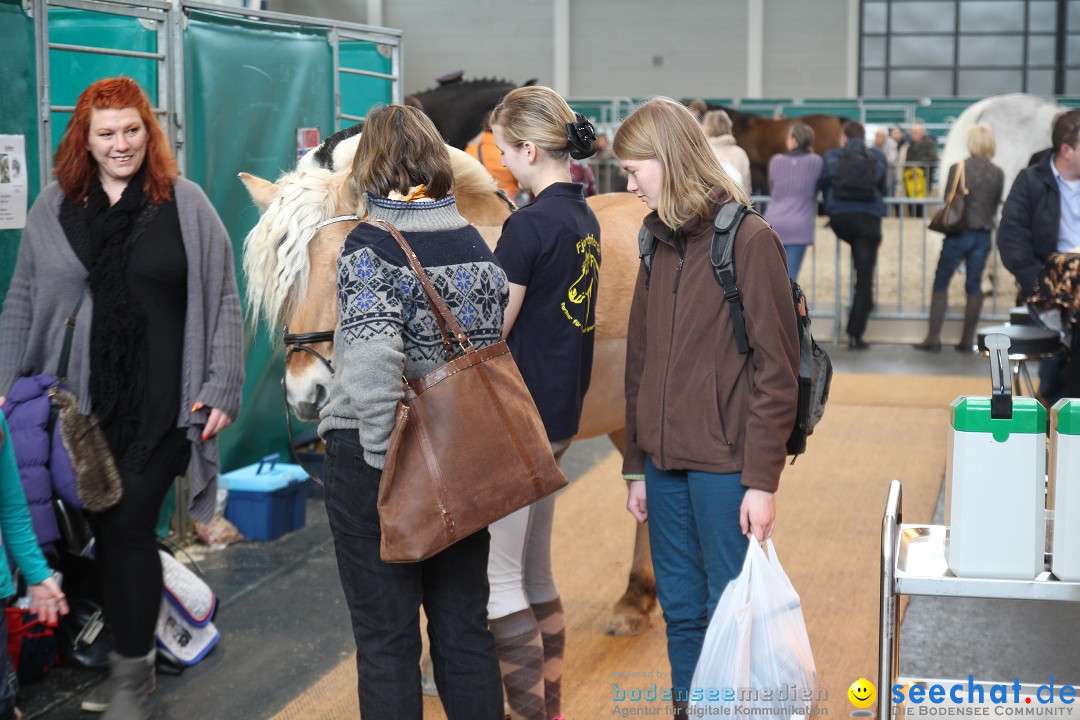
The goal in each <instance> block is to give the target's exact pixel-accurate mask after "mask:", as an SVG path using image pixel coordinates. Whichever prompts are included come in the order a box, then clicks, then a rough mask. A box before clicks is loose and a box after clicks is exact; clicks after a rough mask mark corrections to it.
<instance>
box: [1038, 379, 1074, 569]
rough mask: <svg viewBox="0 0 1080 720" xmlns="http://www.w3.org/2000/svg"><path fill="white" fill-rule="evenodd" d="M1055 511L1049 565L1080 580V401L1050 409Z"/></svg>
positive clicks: (1051, 489)
mask: <svg viewBox="0 0 1080 720" xmlns="http://www.w3.org/2000/svg"><path fill="white" fill-rule="evenodd" d="M1047 493H1048V495H1047V499H1046V503H1047V504H1046V509H1047V510H1049V511H1050V512H1051V513H1052V514H1051V516H1050V517H1052V518H1053V521H1052V522H1053V528H1052V530H1051V533H1050V537H1051V540H1050V543H1051V553H1052V558H1051V561H1050V568H1051V569H1052V570H1053V571H1054V575H1056V576H1057V578H1058V579H1059V580H1069V581H1072V582H1077V581H1080V400H1078V399H1076V398H1062V399H1061V400H1058V402H1057V403H1056V404H1055V405H1054V407H1053V408H1052V409H1051V410H1050V480H1049V485H1048V486H1047Z"/></svg>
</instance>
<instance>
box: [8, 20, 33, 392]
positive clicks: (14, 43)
mask: <svg viewBox="0 0 1080 720" xmlns="http://www.w3.org/2000/svg"><path fill="white" fill-rule="evenodd" d="M0 48H3V49H4V50H3V60H0V88H3V92H0V134H3V135H22V136H24V137H25V138H26V143H25V144H26V168H25V170H27V171H28V173H29V175H28V178H27V180H28V182H29V186H28V187H27V190H28V193H27V199H28V202H29V203H30V204H32V203H33V202H34V198H35V197H37V194H38V184H39V183H40V182H41V181H40V177H39V174H38V151H37V100H36V98H37V81H36V80H35V76H34V72H35V71H34V68H35V66H36V63H35V61H34V21H33V20H32V19H31V18H30V17H29V16H28V15H27V14H26V12H25V11H23V9H22V3H21V2H18V0H0ZM27 209H29V208H27ZM21 238H22V230H0V293H3V294H6V293H7V288H8V285H9V284H11V275H12V273H14V272H15V258H16V256H17V255H18V252H19V240H20V239H21ZM0 298H2V295H0ZM0 392H2V391H0Z"/></svg>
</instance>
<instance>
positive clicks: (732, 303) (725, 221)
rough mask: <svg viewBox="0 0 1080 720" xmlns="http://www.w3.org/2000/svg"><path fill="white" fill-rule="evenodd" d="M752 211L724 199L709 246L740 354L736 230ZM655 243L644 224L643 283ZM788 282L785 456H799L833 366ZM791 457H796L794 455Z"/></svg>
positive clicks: (745, 346)
mask: <svg viewBox="0 0 1080 720" xmlns="http://www.w3.org/2000/svg"><path fill="white" fill-rule="evenodd" d="M751 213H753V214H754V215H758V213H757V212H756V211H755V210H754V209H753V208H749V207H747V206H746V205H743V204H741V203H736V202H728V203H725V204H724V205H723V206H722V207H721V208H720V211H719V212H718V213H717V214H716V219H715V220H714V221H713V240H712V247H711V248H710V251H709V256H710V259H711V261H712V266H713V274H714V275H715V276H716V282H718V283H720V287H721V288H723V290H724V299H726V300H727V301H728V306H729V308H730V309H731V321H732V323H733V324H734V325H735V345H736V347H737V348H738V350H739V353H741V354H744V355H745V354H746V353H748V352H750V343H749V341H748V339H747V337H746V322H745V320H744V318H743V306H742V296H741V295H740V294H739V286H738V285H737V284H736V275H735V233H736V232H738V230H739V225H740V224H741V223H742V221H743V218H745V217H746V216H747V215H749V214H751ZM758 216H759V217H760V215H758ZM656 243H657V239H656V237H655V236H654V235H653V234H652V233H650V232H649V231H648V229H647V228H645V227H644V226H643V227H642V228H641V232H640V233H639V234H638V248H639V251H640V254H641V261H642V262H643V263H644V264H645V275H646V283H648V276H649V275H650V273H651V272H652V259H653V254H654V253H655V252H656ZM790 282H791V303H792V307H793V308H794V310H795V321H796V322H795V324H796V326H797V327H798V332H799V407H798V410H797V412H796V414H795V425H794V426H793V427H792V428H791V435H790V436H789V437H788V440H787V452H788V455H793V456H798V455H801V454H802V453H804V452H806V438H807V437H808V436H809V435H811V434H812V433H813V432H814V427H815V426H816V425H817V424H818V421H819V420H821V417H822V415H824V414H825V403H826V402H828V400H829V386H830V385H831V384H832V375H833V368H832V360H830V359H829V356H828V354H827V353H826V352H825V350H824V349H823V348H822V347H821V346H820V345H818V344H817V343H816V342H815V341H814V336H813V335H812V334H811V333H810V312H809V309H808V307H807V303H806V295H805V294H803V291H802V288H801V287H799V283H797V282H795V281H794V280H791V281H790ZM791 462H793V463H794V462H795V459H794V457H793V458H792V460H791Z"/></svg>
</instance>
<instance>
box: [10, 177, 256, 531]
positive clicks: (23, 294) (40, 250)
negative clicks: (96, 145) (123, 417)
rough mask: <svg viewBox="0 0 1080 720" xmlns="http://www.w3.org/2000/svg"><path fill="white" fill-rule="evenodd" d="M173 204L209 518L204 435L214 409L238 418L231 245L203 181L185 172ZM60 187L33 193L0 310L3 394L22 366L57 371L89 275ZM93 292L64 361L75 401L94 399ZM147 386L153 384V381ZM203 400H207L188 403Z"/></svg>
mask: <svg viewBox="0 0 1080 720" xmlns="http://www.w3.org/2000/svg"><path fill="white" fill-rule="evenodd" d="M174 189H175V195H176V209H177V212H178V214H179V216H180V230H181V233H182V235H183V239H184V251H185V254H186V255H187V312H186V317H185V320H184V357H183V366H182V385H183V387H181V390H180V401H181V406H180V408H178V415H177V426H178V427H181V428H184V429H186V431H187V436H188V439H189V440H191V443H192V452H191V478H192V485H191V512H192V516H193V517H194V518H196V519H197V520H200V521H203V522H206V521H209V520H210V519H211V518H212V517H213V515H214V508H215V504H216V500H217V473H218V446H217V438H216V437H215V438H211V439H209V440H207V441H206V442H202V440H201V434H202V428H203V426H204V425H205V424H206V421H207V419H208V418H209V416H210V408H218V409H220V410H222V411H223V412H225V413H226V414H227V415H228V416H229V417H231V418H233V419H235V418H236V415H237V413H238V412H239V411H240V391H241V386H242V385H243V382H244V366H243V324H242V320H241V317H240V299H239V296H238V295H237V292H236V276H235V275H234V273H233V258H232V245H231V244H230V242H229V236H228V234H227V233H226V232H225V226H224V225H223V224H222V223H221V219H220V218H219V217H218V215H217V213H216V212H215V211H214V208H213V206H212V205H211V204H210V201H209V200H208V199H207V197H206V195H205V194H204V193H203V191H202V189H201V188H200V187H199V186H198V185H196V184H195V183H193V182H191V181H190V180H186V179H184V178H179V179H178V180H177V181H176V185H175V188H174ZM62 200H63V191H61V190H60V186H59V185H57V184H56V183H55V182H54V183H51V184H49V186H48V187H46V188H45V189H44V190H43V191H42V192H41V195H39V196H38V199H37V200H36V201H35V202H34V206H33V207H32V208H31V209H30V213H29V214H28V216H27V219H26V229H25V230H24V231H23V236H22V242H21V243H20V245H19V255H18V260H17V261H16V264H15V275H14V277H13V278H12V280H11V286H10V287H9V288H8V292H7V296H6V297H5V299H4V310H3V315H0V393H3V394H5V395H6V394H7V392H8V390H10V388H11V386H12V385H13V384H14V382H15V380H16V379H17V378H18V377H19V376H20V375H34V374H39V373H55V372H56V370H57V363H58V362H59V359H60V348H61V345H62V344H63V340H64V320H65V319H66V318H67V316H68V315H70V314H71V311H72V310H73V309H74V308H75V303H76V302H78V299H79V295H80V294H81V293H82V291H83V288H84V287H86V284H87V270H86V268H85V267H84V266H83V264H82V263H81V262H80V261H79V259H78V257H76V255H75V251H74V250H73V249H72V247H71V244H70V243H69V242H68V239H67V236H66V235H65V234H64V230H63V228H62V227H61V226H60V220H59V217H60V203H61V201H62ZM91 304H92V298H90V297H87V299H86V301H85V302H84V303H83V306H82V308H81V309H80V310H79V317H78V319H77V321H76V324H75V335H74V341H73V345H72V351H71V361H70V364H69V366H68V379H67V383H68V386H69V387H70V388H71V389H72V391H74V392H75V394H76V396H77V397H78V398H79V409H80V410H81V411H82V412H84V413H88V412H90V411H91V410H92V408H91V407H90V392H89V390H88V388H89V382H90V319H91V317H92V316H93V315H92V307H91ZM150 391H151V392H152V391H153V388H150ZM197 402H201V403H203V405H204V406H205V407H203V409H201V410H199V411H197V412H192V410H191V407H192V406H193V405H194V404H195V403H197Z"/></svg>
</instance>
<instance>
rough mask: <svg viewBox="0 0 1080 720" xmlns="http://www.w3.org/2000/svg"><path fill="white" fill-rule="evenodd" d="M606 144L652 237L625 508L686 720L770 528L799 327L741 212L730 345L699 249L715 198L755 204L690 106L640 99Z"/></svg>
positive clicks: (755, 223)
mask: <svg viewBox="0 0 1080 720" xmlns="http://www.w3.org/2000/svg"><path fill="white" fill-rule="evenodd" d="M614 151H615V155H616V156H617V157H618V158H619V162H620V164H621V166H622V169H623V170H625V171H626V172H627V175H628V184H627V189H628V190H629V191H630V192H633V193H635V194H636V195H637V196H638V197H640V198H641V200H642V202H644V203H645V204H646V205H647V206H648V207H649V209H650V210H651V211H652V212H651V213H649V215H647V216H646V217H645V228H646V229H647V230H648V231H649V232H650V233H652V235H653V236H655V237H656V238H657V239H658V242H657V243H656V249H655V251H654V253H653V256H652V262H651V269H650V271H649V272H646V269H645V267H644V265H643V266H642V268H641V270H640V271H639V273H638V278H637V286H636V288H635V291H634V298H633V301H632V304H631V307H630V325H629V334H628V336H627V357H626V449H625V451H624V454H623V458H624V459H623V474H624V476H625V477H626V479H627V480H628V482H629V493H628V499H627V509H628V510H629V511H630V513H631V514H632V515H633V516H634V518H635V519H637V521H638V522H645V521H646V520H648V521H649V540H650V542H651V544H652V553H653V567H654V569H655V571H656V586H657V595H658V597H659V599H660V605H661V607H662V608H663V611H664V620H665V622H666V624H667V640H668V658H669V660H670V662H671V684H672V692H671V695H670V699H671V700H673V702H674V706H675V716H676V717H685V716H686V705H687V702H686V701H687V698H688V693H687V691H688V689H689V685H690V681H691V679H692V677H693V674H694V668H695V666H696V664H697V661H698V656H699V655H700V654H701V647H702V643H703V641H704V638H705V631H706V628H707V627H708V624H709V619H710V615H711V614H712V611H713V610H714V609H715V608H716V604H717V602H718V601H719V599H720V595H721V593H722V592H723V590H724V588H725V587H726V586H727V584H728V582H729V581H730V580H731V579H732V578H734V577H735V576H736V575H738V573H739V571H740V569H741V567H742V563H743V560H744V559H745V557H746V552H747V548H748V543H749V542H750V541H751V540H750V539H751V538H753V540H754V541H763V540H765V539H766V538H768V537H769V536H770V535H771V534H772V531H773V526H774V523H775V516H776V504H775V496H774V493H775V492H776V489H777V485H778V484H779V481H780V472H781V470H782V469H783V467H784V461H785V457H786V454H787V453H786V448H785V442H786V439H787V437H788V435H789V434H790V432H791V428H792V424H793V422H794V420H795V413H796V405H797V402H798V385H797V380H796V371H797V368H798V358H799V348H798V342H797V338H798V330H797V328H796V324H795V322H796V321H795V314H794V313H793V312H792V311H791V302H792V300H791V284H790V281H789V279H788V275H787V269H786V267H785V264H784V248H783V245H782V244H781V242H780V238H779V237H777V235H776V233H775V232H773V230H772V229H771V228H770V227H769V226H768V224H767V223H766V222H765V221H764V220H763V219H761V218H760V217H759V216H757V215H755V214H750V215H747V216H746V217H745V219H744V220H743V221H742V223H741V224H740V226H739V229H738V231H737V233H736V234H735V238H734V242H735V244H734V255H735V267H736V268H737V269H738V276H739V278H741V281H740V283H739V291H740V294H741V296H742V304H743V317H744V320H745V325H746V336H747V339H748V341H749V346H750V348H751V351H750V352H748V353H745V354H743V353H740V352H739V351H738V348H737V346H736V341H735V327H734V322H733V320H732V313H731V311H730V308H729V307H728V302H727V300H726V299H725V298H724V292H723V289H722V288H721V286H720V285H719V283H718V282H717V280H716V277H715V276H714V274H713V265H712V263H711V261H710V258H709V251H710V248H711V244H712V239H713V221H714V218H715V217H716V214H717V211H718V210H719V208H720V207H721V206H722V205H723V204H724V203H726V202H729V201H732V200H734V201H736V202H739V203H743V204H747V205H748V204H749V200H748V198H747V196H746V193H745V191H744V190H743V189H742V188H741V187H740V186H739V185H738V184H737V183H736V182H734V181H733V180H732V178H731V177H730V176H729V175H728V174H727V173H725V172H724V170H723V168H722V167H721V166H720V163H719V162H718V161H717V160H716V157H715V156H714V155H713V154H712V153H711V152H709V146H708V143H707V141H706V139H705V135H704V133H703V132H702V130H701V127H700V126H699V125H698V124H697V122H696V121H695V120H694V118H693V116H692V115H691V114H690V112H689V111H688V110H686V109H685V108H684V107H683V106H682V105H680V104H679V103H678V102H676V101H674V100H671V99H669V98H662V97H658V98H653V99H652V100H649V101H648V102H646V103H645V104H644V105H642V106H641V107H639V108H638V109H637V110H636V111H634V113H633V114H632V115H630V117H629V118H627V119H626V120H625V121H624V122H623V124H622V125H621V126H620V127H619V130H618V132H617V133H616V134H615V142H614Z"/></svg>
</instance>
